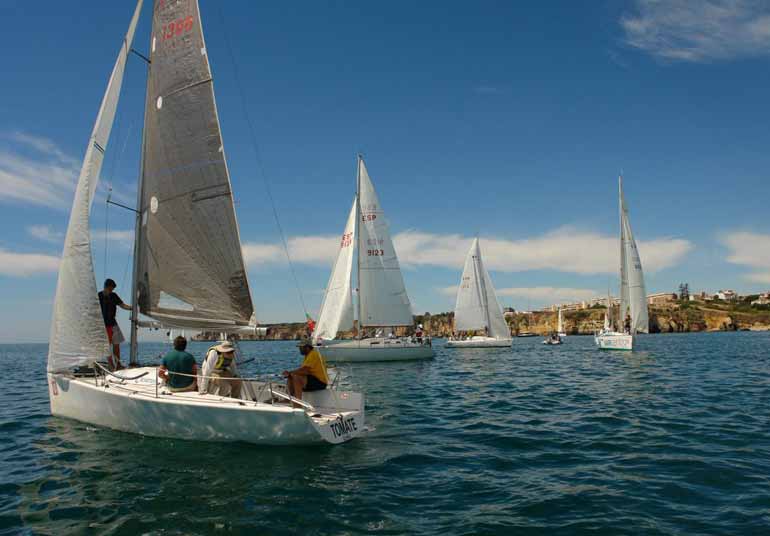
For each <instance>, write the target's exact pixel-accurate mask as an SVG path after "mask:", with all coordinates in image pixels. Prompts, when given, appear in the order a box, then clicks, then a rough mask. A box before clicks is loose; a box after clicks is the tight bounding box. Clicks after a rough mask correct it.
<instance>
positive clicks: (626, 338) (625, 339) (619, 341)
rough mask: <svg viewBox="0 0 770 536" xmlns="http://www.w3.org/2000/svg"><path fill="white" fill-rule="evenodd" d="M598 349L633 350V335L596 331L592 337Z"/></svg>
mask: <svg viewBox="0 0 770 536" xmlns="http://www.w3.org/2000/svg"><path fill="white" fill-rule="evenodd" d="M594 341H596V346H598V347H599V349H600V350H633V349H634V336H633V335H629V334H628V333H617V332H614V331H610V332H602V333H597V334H596V336H595V337H594Z"/></svg>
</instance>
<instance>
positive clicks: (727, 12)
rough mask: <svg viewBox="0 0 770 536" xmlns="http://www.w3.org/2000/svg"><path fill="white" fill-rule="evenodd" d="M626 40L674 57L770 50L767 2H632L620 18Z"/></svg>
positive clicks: (713, 56) (655, 53) (719, 57)
mask: <svg viewBox="0 0 770 536" xmlns="http://www.w3.org/2000/svg"><path fill="white" fill-rule="evenodd" d="M620 25H621V27H622V28H623V30H624V31H625V42H626V44H628V45H630V46H632V47H634V48H638V49H640V50H643V51H645V52H648V53H649V54H651V55H653V56H655V57H658V58H661V59H664V60H673V61H690V62H707V61H712V60H728V59H732V58H738V57H750V56H760V55H767V54H768V53H770V5H768V3H767V2H760V1H756V0H636V10H635V13H633V14H626V15H624V16H623V17H621V19H620Z"/></svg>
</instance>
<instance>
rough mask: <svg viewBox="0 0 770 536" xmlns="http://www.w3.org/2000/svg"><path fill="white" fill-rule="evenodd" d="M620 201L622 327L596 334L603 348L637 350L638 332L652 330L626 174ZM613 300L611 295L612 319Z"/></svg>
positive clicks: (620, 183)
mask: <svg viewBox="0 0 770 536" xmlns="http://www.w3.org/2000/svg"><path fill="white" fill-rule="evenodd" d="M618 194H619V203H620V311H619V313H618V316H617V318H616V323H617V326H618V328H617V329H613V326H612V325H611V324H610V326H609V327H607V328H605V329H602V330H601V331H600V332H599V333H597V334H596V336H595V337H594V340H595V341H596V345H597V346H598V347H599V348H600V349H602V350H633V348H634V338H635V335H636V334H637V333H647V332H648V331H649V317H648V313H647V294H646V292H645V289H644V273H643V272H642V261H641V259H640V258H639V250H638V249H637V247H636V241H635V240H634V235H633V233H632V232H631V224H630V223H629V220H628V208H627V207H626V200H625V197H624V196H623V176H622V175H621V176H620V177H618ZM611 307H612V303H611V300H610V298H609V297H608V304H607V311H608V323H609V316H610V315H611Z"/></svg>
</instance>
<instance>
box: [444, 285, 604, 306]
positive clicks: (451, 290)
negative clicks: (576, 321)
mask: <svg viewBox="0 0 770 536" xmlns="http://www.w3.org/2000/svg"><path fill="white" fill-rule="evenodd" d="M438 290H439V292H440V293H441V294H444V295H446V296H455V295H456V294H457V286H456V285H453V286H450V287H443V288H440V289H438ZM496 294H497V296H498V297H502V296H505V297H509V298H526V299H528V300H533V301H535V302H542V303H567V302H578V301H586V300H590V299H591V298H596V297H597V296H599V295H600V294H601V292H598V291H596V290H593V289H588V288H560V287H509V288H500V289H497V290H496Z"/></svg>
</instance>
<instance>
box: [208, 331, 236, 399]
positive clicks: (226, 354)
mask: <svg viewBox="0 0 770 536" xmlns="http://www.w3.org/2000/svg"><path fill="white" fill-rule="evenodd" d="M203 376H204V378H203V381H202V382H201V383H202V385H201V392H204V393H206V392H207V393H211V394H213V395H219V396H230V397H232V398H240V397H241V380H240V379H237V378H238V370H237V368H236V363H235V346H233V343H231V342H230V341H220V343H219V344H218V345H216V346H212V347H211V348H209V351H208V354H206V360H205V361H204V363H203ZM209 376H210V377H211V378H209ZM233 378H235V379H233Z"/></svg>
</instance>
